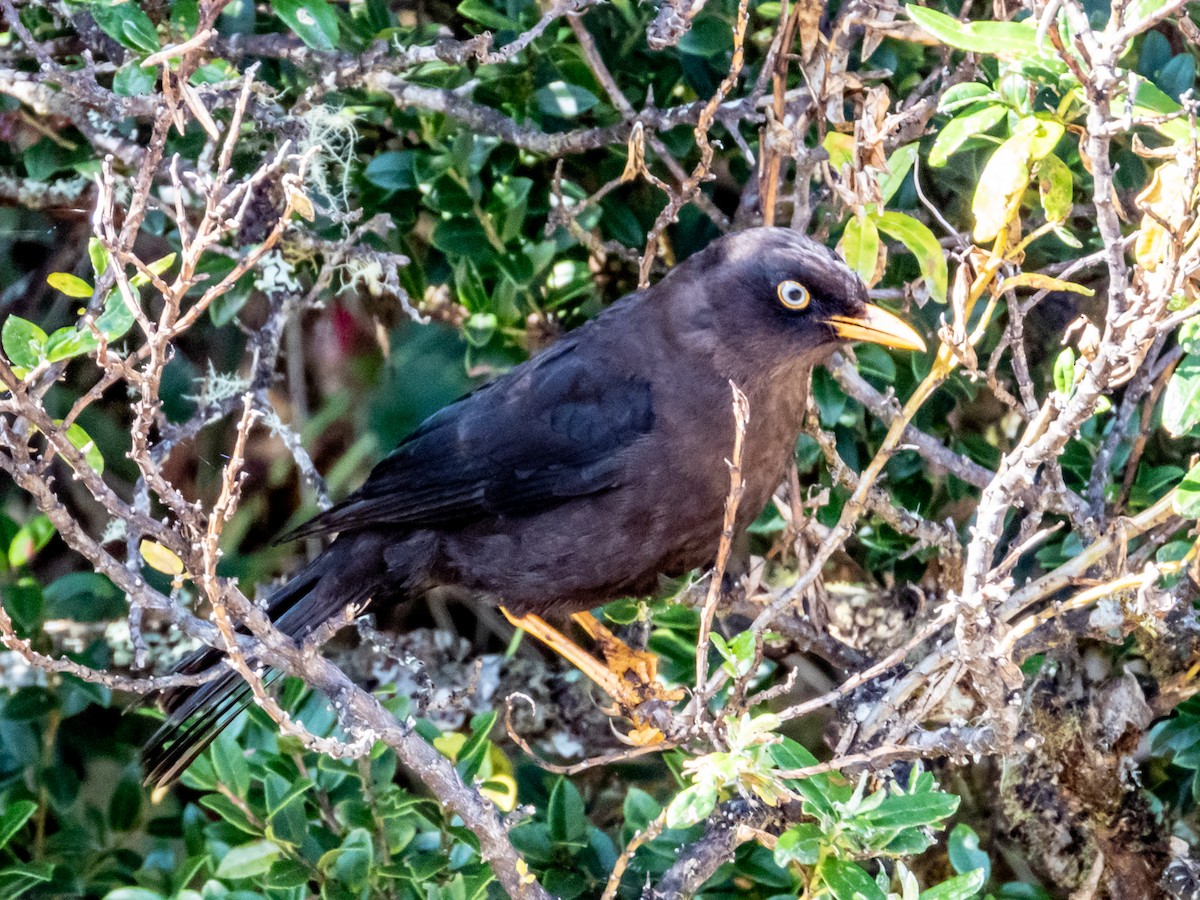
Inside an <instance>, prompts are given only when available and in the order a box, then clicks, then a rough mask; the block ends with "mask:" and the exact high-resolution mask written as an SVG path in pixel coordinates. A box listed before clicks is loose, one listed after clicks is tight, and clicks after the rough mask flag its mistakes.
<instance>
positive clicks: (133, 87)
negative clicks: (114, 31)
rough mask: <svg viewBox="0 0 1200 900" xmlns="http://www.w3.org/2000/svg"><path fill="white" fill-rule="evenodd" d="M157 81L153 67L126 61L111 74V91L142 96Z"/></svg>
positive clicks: (120, 94) (123, 94) (151, 89)
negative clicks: (144, 66) (143, 66)
mask: <svg viewBox="0 0 1200 900" xmlns="http://www.w3.org/2000/svg"><path fill="white" fill-rule="evenodd" d="M157 83H158V72H157V71H156V70H155V69H152V68H146V69H144V68H142V67H141V66H139V65H138V64H137V62H127V63H125V65H123V66H121V68H119V69H117V73H116V74H115V75H113V93H114V94H117V95H118V96H121V97H143V96H145V95H146V94H150V93H153V92H154V86H155V85H156V84H157ZM93 240H95V239H94V238H93Z"/></svg>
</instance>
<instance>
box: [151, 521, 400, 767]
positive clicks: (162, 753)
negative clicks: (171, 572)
mask: <svg viewBox="0 0 1200 900" xmlns="http://www.w3.org/2000/svg"><path fill="white" fill-rule="evenodd" d="M356 543H357V542H356V541H355V540H354V538H353V536H349V535H347V536H344V537H342V538H339V539H338V540H336V541H334V542H333V544H332V545H330V547H329V548H328V549H327V550H326V551H325V552H324V553H322V554H321V555H320V556H318V557H317V558H316V559H315V560H313V561H312V562H311V563H309V564H308V565H307V566H305V567H304V568H303V569H301V570H300V571H299V572H297V573H296V575H295V576H293V578H292V579H291V580H290V581H288V582H287V584H285V585H283V586H282V587H281V588H279V589H278V590H277V591H276V592H275V593H274V594H273V595H272V597H271V599H270V602H269V605H268V608H267V612H268V614H269V615H270V617H271V619H272V621H273V622H274V624H275V627H276V628H278V629H279V630H280V631H282V632H283V633H284V634H286V635H288V636H289V637H291V638H293V639H294V640H302V639H303V638H304V637H305V636H306V635H308V634H310V633H311V632H312V631H313V630H314V629H315V628H317V626H319V625H320V624H321V623H323V622H325V621H326V620H328V619H329V618H331V617H332V616H334V615H335V614H337V613H338V612H340V611H341V610H343V609H345V608H346V607H347V606H349V605H351V604H356V605H357V604H363V603H365V602H366V601H367V600H369V599H370V598H371V596H372V594H373V593H374V591H375V589H376V588H377V587H378V586H379V582H378V580H377V579H375V578H372V577H371V575H372V574H373V573H374V572H378V571H379V569H378V568H377V567H375V566H369V565H368V566H366V567H364V568H366V569H367V571H361V569H360V571H358V572H355V571H353V570H354V569H359V568H360V566H361V564H362V563H363V562H364V560H361V559H357V558H356V557H358V556H359V555H360V554H356V553H354V549H355V544H356ZM355 563H357V564H358V565H355ZM224 657H225V654H224V653H222V652H221V651H220V650H216V649H214V648H212V647H204V648H202V649H200V650H197V651H196V652H195V653H193V654H191V655H190V656H188V657H187V658H186V659H184V660H183V661H182V662H180V663H179V664H178V665H177V666H176V667H175V669H174V670H173V671H174V673H175V674H181V675H198V674H200V673H202V672H205V671H207V670H209V669H211V668H212V667H214V666H217V665H219V664H220V662H221V660H222V659H224ZM276 674H277V673H271V674H270V675H269V676H268V680H273V679H274V678H275V677H276ZM250 701H251V691H250V687H249V685H248V684H246V682H245V681H243V680H242V678H241V676H239V675H238V674H237V673H236V672H233V671H230V670H225V671H222V672H220V673H219V674H218V675H217V676H216V677H215V678H214V679H213V680H212V681H208V682H206V683H204V684H201V685H199V686H196V687H176V688H170V689H168V690H167V691H165V692H164V694H163V697H162V706H163V708H164V710H165V711H166V712H167V720H166V721H165V722H163V724H162V725H161V726H160V727H159V729H158V731H156V732H155V733H154V735H153V736H152V737H151V738H150V740H149V741H148V742H147V743H146V746H145V747H144V748H143V749H142V761H143V765H144V767H145V771H146V783H147V784H152V785H155V786H163V785H168V784H171V783H172V782H173V781H175V779H177V778H178V777H179V776H180V775H181V774H182V773H183V771H184V770H185V769H186V768H187V767H188V766H190V765H191V764H192V762H193V761H194V760H195V759H196V757H198V756H199V755H200V754H201V753H203V752H204V750H205V749H206V748H207V747H208V745H209V744H210V743H212V741H213V740H214V739H215V738H216V737H217V735H218V734H220V733H221V730H222V729H224V728H225V727H226V726H227V725H229V723H230V722H232V721H233V719H234V717H236V716H237V714H238V713H240V712H241V711H242V710H243V709H245V708H246V707H247V706H248V705H249V703H250Z"/></svg>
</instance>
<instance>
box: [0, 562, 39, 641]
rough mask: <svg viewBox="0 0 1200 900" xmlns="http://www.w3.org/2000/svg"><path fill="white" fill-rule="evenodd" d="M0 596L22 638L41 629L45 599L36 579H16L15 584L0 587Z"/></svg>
mask: <svg viewBox="0 0 1200 900" xmlns="http://www.w3.org/2000/svg"><path fill="white" fill-rule="evenodd" d="M0 594H2V595H3V597H4V606H5V608H6V609H7V610H8V613H9V615H10V616H12V620H13V622H14V623H15V624H16V626H17V629H18V631H19V632H20V633H21V636H22V637H27V636H29V635H32V634H34V633H35V632H36V631H37V630H38V629H39V628H41V627H42V621H43V620H44V619H45V616H46V597H45V594H44V592H43V591H42V586H41V584H39V583H38V581H37V580H36V579H34V578H28V577H24V578H18V579H17V581H16V583H15V584H6V585H0Z"/></svg>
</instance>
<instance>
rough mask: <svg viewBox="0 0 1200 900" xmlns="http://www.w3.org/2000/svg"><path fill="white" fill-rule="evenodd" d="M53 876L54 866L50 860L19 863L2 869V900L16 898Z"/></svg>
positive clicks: (0, 876)
mask: <svg viewBox="0 0 1200 900" xmlns="http://www.w3.org/2000/svg"><path fill="white" fill-rule="evenodd" d="M53 877H54V866H53V865H52V864H51V863H48V862H35V863H17V864H15V865H11V866H7V867H6V868H3V869H0V900H15V898H16V897H20V896H21V895H22V894H24V893H25V892H26V891H30V890H33V888H35V887H37V886H38V885H39V884H42V883H43V882H46V881H49V880H50V879H51V878H53Z"/></svg>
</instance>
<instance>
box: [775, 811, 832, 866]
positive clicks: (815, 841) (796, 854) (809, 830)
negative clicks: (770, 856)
mask: <svg viewBox="0 0 1200 900" xmlns="http://www.w3.org/2000/svg"><path fill="white" fill-rule="evenodd" d="M823 838H824V835H823V834H822V833H821V829H820V828H819V827H817V825H816V824H815V823H813V822H804V823H802V824H800V825H793V826H792V827H791V828H789V829H788V830H787V831H785V832H784V833H783V834H781V835H780V836H779V840H778V841H776V842H775V865H777V866H779V867H780V868H786V867H787V865H788V863H793V862H796V863H800V865H802V866H812V865H816V863H817V860H819V859H820V858H821V841H822V839H823Z"/></svg>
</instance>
